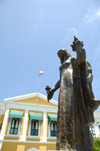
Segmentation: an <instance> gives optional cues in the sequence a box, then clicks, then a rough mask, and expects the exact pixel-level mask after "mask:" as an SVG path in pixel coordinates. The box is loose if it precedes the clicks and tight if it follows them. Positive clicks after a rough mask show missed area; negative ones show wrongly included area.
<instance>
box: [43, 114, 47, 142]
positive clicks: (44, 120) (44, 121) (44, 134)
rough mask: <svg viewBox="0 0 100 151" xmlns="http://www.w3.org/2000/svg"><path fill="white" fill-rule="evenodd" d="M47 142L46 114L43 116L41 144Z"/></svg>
mask: <svg viewBox="0 0 100 151" xmlns="http://www.w3.org/2000/svg"><path fill="white" fill-rule="evenodd" d="M46 141H47V112H44V114H43V142H46Z"/></svg>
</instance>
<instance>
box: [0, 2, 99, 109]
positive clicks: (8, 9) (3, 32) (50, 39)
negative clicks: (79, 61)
mask: <svg viewBox="0 0 100 151" xmlns="http://www.w3.org/2000/svg"><path fill="white" fill-rule="evenodd" d="M74 35H76V36H77V37H78V38H79V39H80V40H83V41H84V48H85V49H86V53H87V60H89V62H90V63H91V65H92V70H93V76H94V79H93V91H94V94H95V97H96V98H97V99H100V92H99V90H100V77H99V75H100V66H99V65H100V63H99V60H100V1H99V0H42V1H41V0H9V1H8V0H0V102H2V101H3V99H4V98H8V97H13V96H17V95H23V94H28V93H33V92H37V91H38V92H40V93H42V94H44V95H46V92H45V86H46V85H50V86H51V87H52V86H53V85H54V84H55V83H56V81H57V80H58V79H59V66H60V61H59V59H58V57H57V51H58V49H60V48H67V49H68V50H70V52H71V54H72V55H73V56H75V53H73V52H72V50H71V47H70V44H71V43H72V42H73V36H74ZM40 70H44V71H45V73H44V75H42V76H41V77H39V76H38V74H39V71H40ZM37 83H38V86H37ZM57 98H58V91H57V92H56V93H55V95H54V97H53V99H56V100H57ZM97 111H100V109H98V110H97Z"/></svg>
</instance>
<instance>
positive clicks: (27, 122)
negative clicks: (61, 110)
mask: <svg viewBox="0 0 100 151" xmlns="http://www.w3.org/2000/svg"><path fill="white" fill-rule="evenodd" d="M0 107H1V112H0V115H1V116H0V151H47V150H55V149H56V126H57V101H54V100H51V101H50V102H48V101H47V99H46V96H44V95H42V94H40V93H31V94H27V95H22V96H17V97H12V98H7V99H5V100H4V103H2V104H1V105H0Z"/></svg>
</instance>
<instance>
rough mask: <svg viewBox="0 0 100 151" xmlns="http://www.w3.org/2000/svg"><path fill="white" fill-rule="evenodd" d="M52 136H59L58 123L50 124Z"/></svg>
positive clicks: (52, 122)
mask: <svg viewBox="0 0 100 151" xmlns="http://www.w3.org/2000/svg"><path fill="white" fill-rule="evenodd" d="M50 136H51V137H56V136H57V122H56V121H51V122H50Z"/></svg>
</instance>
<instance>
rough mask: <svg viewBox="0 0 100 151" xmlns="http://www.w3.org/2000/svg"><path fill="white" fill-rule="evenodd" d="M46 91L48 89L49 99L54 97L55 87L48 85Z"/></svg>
mask: <svg viewBox="0 0 100 151" xmlns="http://www.w3.org/2000/svg"><path fill="white" fill-rule="evenodd" d="M45 89H46V91H47V99H48V101H49V100H50V99H51V98H52V97H53V94H54V89H53V88H50V87H49V86H46V88H45Z"/></svg>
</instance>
